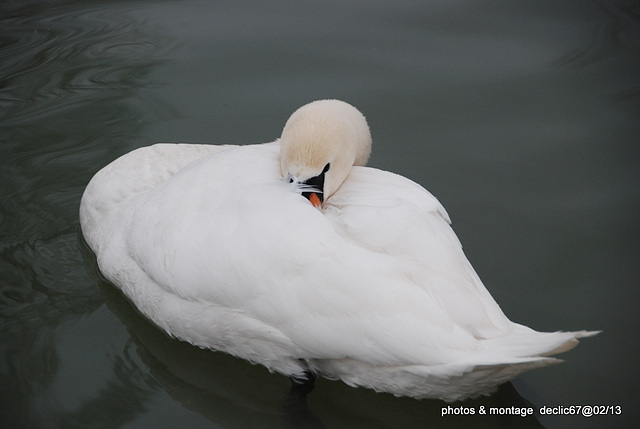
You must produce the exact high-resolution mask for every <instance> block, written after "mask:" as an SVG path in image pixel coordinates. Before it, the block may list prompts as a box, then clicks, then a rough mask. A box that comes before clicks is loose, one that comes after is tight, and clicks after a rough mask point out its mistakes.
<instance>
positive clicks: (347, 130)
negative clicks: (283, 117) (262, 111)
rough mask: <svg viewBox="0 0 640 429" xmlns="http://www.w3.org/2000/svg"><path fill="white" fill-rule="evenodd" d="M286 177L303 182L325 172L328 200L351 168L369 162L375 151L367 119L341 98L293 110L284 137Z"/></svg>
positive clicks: (283, 169) (282, 154)
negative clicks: (373, 150)
mask: <svg viewBox="0 0 640 429" xmlns="http://www.w3.org/2000/svg"><path fill="white" fill-rule="evenodd" d="M280 144H281V148H280V170H281V173H282V176H283V177H285V178H287V177H289V178H290V179H292V180H293V181H295V182H298V183H303V182H305V181H307V180H308V179H310V178H313V177H315V176H318V175H320V174H322V172H323V170H324V169H325V167H326V166H327V164H329V165H330V168H329V170H328V171H327V172H326V174H325V177H324V189H322V191H323V192H324V199H325V200H326V199H327V198H329V197H330V196H331V195H332V194H333V193H334V192H335V191H337V190H338V188H339V187H340V185H341V184H342V182H344V180H345V179H346V178H347V176H348V175H349V172H350V171H351V167H352V166H354V165H366V163H367V161H368V159H369V155H370V153H371V133H370V131H369V126H368V125H367V120H366V119H365V117H364V116H363V115H362V113H360V112H359V111H358V109H356V108H355V107H353V106H351V105H350V104H347V103H345V102H343V101H339V100H319V101H314V102H312V103H309V104H306V105H304V106H302V107H300V108H299V109H298V110H296V111H295V112H293V114H292V115H291V117H290V118H289V120H288V121H287V123H286V124H285V126H284V129H283V130H282V136H281V138H280Z"/></svg>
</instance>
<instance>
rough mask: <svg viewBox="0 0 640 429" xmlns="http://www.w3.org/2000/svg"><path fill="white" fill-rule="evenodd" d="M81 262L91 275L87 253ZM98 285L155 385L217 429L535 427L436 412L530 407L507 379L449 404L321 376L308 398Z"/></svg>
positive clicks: (531, 421) (516, 420)
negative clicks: (172, 332)
mask: <svg viewBox="0 0 640 429" xmlns="http://www.w3.org/2000/svg"><path fill="white" fill-rule="evenodd" d="M87 260H88V261H89V262H88V264H89V265H92V266H91V267H90V270H92V271H93V272H94V274H95V273H96V268H95V258H91V259H89V258H87ZM99 285H100V290H101V292H102V294H103V297H104V300H105V302H106V304H107V306H108V308H109V309H110V310H111V311H112V312H113V313H114V314H115V315H116V316H117V317H118V318H119V319H120V320H121V321H122V322H123V323H124V324H125V325H126V327H127V329H128V331H129V333H130V334H131V338H132V339H133V341H134V342H135V344H136V349H137V353H138V355H139V356H140V357H141V359H142V360H143V362H144V363H145V364H146V365H148V366H149V368H150V370H151V374H152V376H153V377H154V378H155V379H156V380H157V382H158V383H159V384H160V385H161V386H162V388H163V389H164V390H165V391H166V392H167V393H168V394H169V395H170V396H171V397H172V398H173V399H174V400H175V401H177V402H179V403H180V404H182V406H184V407H185V408H187V409H189V410H191V411H194V412H197V413H198V414H200V415H202V416H203V417H205V418H207V419H208V420H210V421H212V422H215V423H217V424H220V425H221V426H223V427H261V428H262V427H283V425H284V426H285V427H296V428H323V427H368V428H371V427H405V428H407V427H421V428H424V427H426V426H429V427H447V428H455V427H470V426H472V427H479V428H482V427H518V428H523V427H524V428H527V427H529V428H540V427H542V425H541V424H540V423H539V422H538V420H537V418H536V417H535V415H534V416H527V417H520V416H517V415H502V416H498V415H478V414H476V415H473V416H445V417H442V416H441V410H442V408H443V407H446V406H447V405H452V406H454V407H459V406H461V405H462V406H463V407H467V408H472V407H473V408H475V409H479V407H480V406H485V408H487V409H488V408H489V407H514V406H515V407H530V406H532V405H531V404H530V403H529V402H528V401H527V400H526V399H524V398H523V397H522V396H521V395H520V394H519V393H518V392H517V391H516V389H515V388H514V387H513V385H512V384H511V383H508V384H505V385H503V386H501V387H500V388H499V389H498V391H497V392H496V393H495V394H493V395H492V396H489V397H483V398H480V399H476V400H469V401H465V402H462V403H454V404H446V403H445V402H442V401H435V400H415V399H411V398H396V397H394V396H392V395H389V394H378V393H375V392H373V391H370V390H367V389H354V388H351V387H349V386H347V385H345V384H344V383H341V382H332V381H327V380H323V379H319V380H318V382H317V387H316V389H315V390H314V391H313V392H312V393H311V394H310V395H309V396H308V397H307V395H306V394H304V393H303V394H295V393H293V392H292V390H291V389H290V385H289V381H288V380H287V378H286V377H283V376H281V375H277V374H271V373H269V372H268V371H267V370H266V369H265V368H263V367H261V366H256V365H251V364H249V363H247V362H246V361H244V360H241V359H236V358H234V357H232V356H229V355H226V354H223V353H219V352H213V351H210V350H203V349H200V348H198V347H195V346H192V345H190V344H187V343H185V342H182V341H179V340H175V339H172V338H170V337H168V336H167V335H166V334H165V333H164V332H162V331H160V330H159V329H158V328H156V327H155V326H154V325H153V324H151V323H150V322H148V321H147V320H146V319H145V318H144V317H143V316H141V315H140V314H139V313H138V312H137V310H135V308H134V307H133V306H132V305H131V304H130V302H129V301H128V300H127V299H126V298H125V297H124V296H123V295H122V294H121V293H120V292H119V291H118V290H117V289H116V288H115V287H113V286H112V285H110V284H109V283H107V282H105V281H104V280H102V279H100V280H99ZM534 409H535V407H534Z"/></svg>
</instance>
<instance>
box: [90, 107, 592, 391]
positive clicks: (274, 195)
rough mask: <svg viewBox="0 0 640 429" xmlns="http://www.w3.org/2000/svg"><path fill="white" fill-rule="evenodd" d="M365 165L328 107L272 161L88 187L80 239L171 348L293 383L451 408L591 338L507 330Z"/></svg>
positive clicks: (238, 154) (139, 153)
mask: <svg viewBox="0 0 640 429" xmlns="http://www.w3.org/2000/svg"><path fill="white" fill-rule="evenodd" d="M370 148H371V136H370V133H369V128H368V125H367V122H366V120H365V118H364V116H362V114H361V113H360V112H359V111H358V110H356V109H355V108H354V107H352V106H351V105H349V104H347V103H344V102H341V101H337V100H322V101H316V102H313V103H310V104H307V105H306V106H303V107H301V108H300V109H298V110H297V111H296V112H295V113H294V114H293V115H292V116H291V117H290V119H289V120H288V121H287V123H286V125H285V127H284V130H283V132H282V136H281V138H280V139H279V140H276V141H275V142H273V143H267V144H259V145H247V146H213V145H190V144H157V145H154V146H150V147H145V148H141V149H138V150H135V151H133V152H131V153H129V154H126V155H124V156H122V157H121V158H119V159H117V160H115V161H114V162H112V163H111V164H109V165H107V166H106V167H105V168H103V169H102V170H100V171H99V172H98V173H97V174H96V175H95V176H94V177H93V179H92V180H91V182H90V183H89V184H88V186H87V188H86V190H85V192H84V195H83V197H82V202H81V206H80V222H81V227H82V232H83V235H84V237H85V239H86V241H87V243H88V244H89V246H90V247H91V249H92V250H93V251H94V252H95V254H96V256H97V261H98V266H99V268H100V270H101V272H102V273H103V274H104V276H105V277H106V278H107V279H108V280H109V281H111V282H112V283H114V284H115V285H116V286H118V287H119V288H120V289H121V290H122V291H123V292H124V294H125V295H126V296H127V297H129V299H131V301H133V303H134V304H135V305H136V307H137V308H138V309H139V310H140V311H141V312H142V313H143V314H145V315H146V316H147V317H148V318H149V319H151V320H152V321H153V322H154V323H155V324H156V325H158V326H159V327H161V328H162V329H164V330H165V331H166V332H167V333H169V334H170V335H172V336H174V337H177V338H180V339H182V340H184V341H188V342H190V343H193V344H195V345H198V346H201V347H206V348H211V349H214V350H220V351H224V352H227V353H230V354H232V355H235V356H238V357H241V358H244V359H247V360H249V361H251V362H255V363H259V364H262V365H264V366H265V367H267V368H269V369H270V370H273V371H277V372H280V373H282V374H285V375H287V376H291V377H293V378H294V379H297V380H300V381H305V380H307V379H310V378H311V377H312V374H319V375H323V376H325V377H328V378H339V379H341V380H343V381H344V382H346V383H348V384H349V385H353V386H364V387H368V388H372V389H375V390H377V391H385V392H390V393H393V394H395V395H406V396H412V397H417V398H425V397H428V398H440V399H444V400H447V401H453V400H457V399H462V398H466V397H473V396H477V395H480V394H483V393H487V392H490V391H491V390H492V388H494V387H495V386H496V385H498V384H501V383H503V382H505V381H507V380H509V379H511V378H513V377H515V376H516V375H517V374H519V373H520V372H522V371H525V370H528V369H531V368H535V367H540V366H544V365H548V364H550V363H553V362H556V361H557V360H556V359H554V358H551V357H548V356H549V355H551V354H555V353H559V352H562V351H565V350H568V349H570V348H572V347H573V346H574V345H575V344H577V339H578V338H581V337H586V336H590V335H594V334H595V333H596V332H587V331H580V332H554V333H541V332H536V331H534V330H532V329H530V328H528V327H525V326H522V325H519V324H516V323H513V322H511V321H510V320H509V319H507V317H506V316H505V315H504V314H503V313H502V311H501V310H500V307H499V306H498V305H497V304H496V302H495V301H494V300H493V298H492V297H491V296H490V294H489V293H488V291H487V290H486V289H485V287H484V286H483V284H482V282H481V281H480V279H479V278H478V276H477V275H476V273H475V271H474V270H473V268H472V267H471V265H470V263H469V262H468V261H467V259H466V257H465V255H464V253H463V252H462V248H461V245H460V242H459V241H458V239H457V237H456V235H455V234H454V232H453V231H452V229H451V228H450V226H449V218H448V216H447V213H446V212H445V210H444V208H443V207H442V206H441V205H440V203H439V202H438V201H437V200H436V199H435V198H434V197H433V196H432V195H431V194H430V193H429V192H427V191H426V190H424V189H423V188H422V187H420V186H419V185H417V184H416V183H414V182H412V181H410V180H408V179H406V178H404V177H401V176H398V175H396V174H393V173H388V172H385V171H381V170H377V169H373V168H369V167H364V164H366V162H367V159H368V157H369V153H370ZM301 193H303V194H304V196H306V197H307V198H304V197H303V196H302V195H301ZM310 202H311V203H310Z"/></svg>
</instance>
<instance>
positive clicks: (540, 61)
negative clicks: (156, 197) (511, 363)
mask: <svg viewBox="0 0 640 429" xmlns="http://www.w3.org/2000/svg"><path fill="white" fill-rule="evenodd" d="M319 98H339V99H343V100H345V101H348V102H350V103H352V104H353V105H355V106H356V107H358V108H359V109H360V110H361V111H362V112H363V113H364V114H365V115H366V116H367V119H368V121H369V124H370V126H371V128H372V132H373V139H374V149H373V156H372V158H371V161H370V165H372V166H375V167H378V168H382V169H386V170H390V171H394V172H396V173H399V174H402V175H404V176H407V177H409V178H411V179H413V180H415V181H417V182H418V183H420V184H422V185H423V186H425V187H426V188H427V189H429V190H430V191H431V192H432V193H433V194H434V195H436V196H437V197H438V198H439V199H440V201H441V202H442V203H443V204H444V205H445V207H446V208H447V210H448V211H449V214H450V215H451V217H452V219H453V225H454V228H455V230H456V232H457V234H458V236H459V237H460V239H461V241H462V243H463V245H464V248H465V251H466V253H467V256H468V257H469V259H470V260H471V262H472V263H473V265H474V266H475V268H476V270H477V271H478V272H479V274H480V276H481V278H482V279H483V280H484V282H485V284H486V286H487V288H488V289H489V291H490V292H491V293H492V294H493V296H494V297H495V299H496V300H497V301H498V303H499V304H500V305H501V306H502V308H503V310H504V311H505V313H506V314H507V315H508V316H509V317H510V318H511V319H512V320H514V321H516V322H519V323H523V324H526V325H529V326H531V327H533V328H535V329H538V330H560V329H562V330H579V329H602V330H604V332H603V333H602V334H600V335H598V336H597V337H594V338H590V339H586V340H585V341H583V342H582V344H581V345H580V346H579V347H578V348H576V349H575V350H573V351H571V352H569V353H567V354H566V355H564V356H562V357H563V358H564V359H566V360H567V362H565V363H563V364H561V365H556V366H553V367H549V368H544V369H540V370H536V371H532V372H529V373H526V374H524V375H522V376H520V377H519V378H518V379H516V380H515V381H514V382H513V384H509V385H506V386H504V387H503V388H502V389H501V390H500V391H499V392H498V393H497V394H496V395H493V396H491V397H489V398H483V399H479V400H476V401H468V402H464V403H458V404H452V405H453V406H454V407H465V408H467V409H470V408H473V409H475V410H477V409H479V407H480V406H482V405H484V406H496V407H513V406H516V407H524V406H532V407H534V408H535V409H539V408H540V407H542V406H550V407H554V406H558V405H562V406H570V405H620V406H621V407H622V414H621V415H619V416H611V415H609V416H594V417H591V418H587V417H582V416H561V417H558V416H556V417H553V416H542V415H539V414H537V415H535V416H534V418H522V417H511V418H509V417H505V416H502V417H500V416H481V415H477V414H476V415H474V416H471V417H441V412H442V407H445V406H446V404H445V403H443V402H439V401H416V400H412V399H408V398H395V397H393V396H391V395H386V394H376V393H374V392H372V391H367V390H364V389H352V388H349V387H347V386H345V385H344V384H342V383H339V382H331V381H324V380H322V381H319V382H318V384H317V387H316V389H315V391H314V392H313V393H312V394H311V395H310V396H309V398H308V400H307V405H308V409H305V408H304V407H301V405H300V404H296V403H294V402H292V401H291V400H290V398H288V397H287V390H288V381H287V379H286V378H284V377H282V376H279V375H273V374H269V373H268V372H267V371H266V370H265V369H264V368H261V367H256V366H252V365H250V364H248V363H245V362H243V361H239V360H236V359H234V358H231V357H229V356H226V355H221V354H219V353H213V352H209V351H203V350H200V349H197V348H194V347H191V346H188V345H186V344H184V343H181V342H179V341H175V340H170V339H168V338H167V337H166V336H164V335H163V334H162V333H160V331H158V330H157V329H155V328H154V327H153V326H152V325H150V324H149V323H147V322H146V321H145V320H144V319H142V318H141V317H140V316H138V315H137V313H136V312H135V311H134V310H133V309H132V308H131V306H130V305H129V304H128V302H127V301H126V300H124V299H123V298H122V297H121V296H120V295H119V294H118V293H117V291H115V290H114V289H113V288H112V287H111V286H109V285H107V284H104V283H103V282H101V281H100V279H99V277H98V276H97V273H96V271H95V267H94V264H93V261H92V256H91V254H90V253H89V252H87V251H86V250H85V249H84V248H83V245H82V240H81V238H80V235H79V226H78V214H77V212H78V206H79V201H80V196H81V194H82V192H83V189H84V186H85V185H86V184H87V182H88V181H89V179H90V178H91V176H92V175H93V174H94V173H95V172H96V171H97V170H99V169H100V168H101V167H102V166H104V165H106V164H107V163H109V162H110V161H112V160H113V159H115V158H116V157H117V156H119V155H122V154H124V153H126V152H128V151H130V150H132V149H134V148H137V147H140V146H144V145H148V144H151V143H155V142H159V141H163V142H194V143H195V142H206V143H213V144H222V143H257V142H265V141H270V140H273V139H275V138H276V137H278V135H279V134H280V131H281V129H282V126H283V125H284V122H285V121H286V119H287V118H288V116H289V114H290V113H291V112H293V110H295V109H296V108H297V107H299V106H300V105H302V104H304V103H306V102H309V101H311V100H314V99H319ZM639 152H640V9H638V7H637V6H636V5H635V2H633V1H622V0H620V1H591V0H582V1H578V0H575V1H574V0H563V1H553V0H541V1H528V0H514V1H497V0H490V1H461V0H456V1H444V0H440V1H435V0H426V1H422V2H418V1H416V2H413V1H404V0H400V1H388V2H367V1H349V0H341V1H328V2H301V1H274V2H268V3H267V2H262V3H259V2H248V1H235V2H226V1H140V0H136V1H110V2H107V1H85V2H73V1H6V2H3V3H1V4H0V199H1V201H0V225H1V231H0V352H1V355H0V395H1V396H0V427H3V428H5V427H6V428H114V427H122V428H147V427H153V428H160V427H189V428H207V427H225V428H235V427H240V428H245V427H327V428H336V427H349V428H358V427H362V428H392V427H402V428H426V427H430V428H431V427H447V428H451V427H523V426H525V427H540V426H544V427H550V428H565V427H576V428H577V427H580V428H584V427H605V426H606V427H635V426H636V425H637V423H638V422H639V421H640V413H639V412H638V403H640V388H638V383H637V380H638V379H639V378H640V371H639V365H638V359H639V358H640V350H639V349H640V347H639V346H638V341H637V336H638V334H639V330H640V329H639V328H640V323H639V322H640V321H639V319H640V317H639V316H638V311H637V308H636V307H637V305H638V302H640V292H639V286H640V262H639V261H640V252H639V246H638V245H639V243H640V241H639V240H640V234H639V231H640V229H639V228H638V226H639V225H638V223H639V220H640V169H639V167H640V165H639V162H638V159H639V158H640V154H639Z"/></svg>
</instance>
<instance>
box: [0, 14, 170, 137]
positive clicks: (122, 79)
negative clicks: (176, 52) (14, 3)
mask: <svg viewBox="0 0 640 429" xmlns="http://www.w3.org/2000/svg"><path fill="white" fill-rule="evenodd" d="M138 7H139V5H138ZM0 22H1V25H2V27H3V30H2V33H1V36H0V44H1V45H2V46H3V49H2V51H1V53H0V62H1V63H2V68H1V69H0V70H1V73H0V76H2V83H1V91H2V92H1V95H0V110H1V111H2V113H0V115H1V116H0V119H2V120H3V123H4V125H5V126H6V125H15V124H22V123H25V122H28V121H31V120H34V119H36V118H38V117H40V118H41V117H42V116H46V115H47V114H49V113H51V112H53V111H56V110H58V109H64V108H66V107H69V106H70V105H73V104H75V103H78V102H79V100H81V99H83V98H87V97H96V96H103V95H101V93H104V92H107V93H110V94H114V91H118V90H126V89H136V88H140V87H141V86H142V83H143V82H144V79H145V77H146V73H147V71H148V68H149V66H151V65H156V64H157V63H158V61H159V58H160V57H161V56H162V55H163V53H164V52H165V51H166V49H168V48H170V43H167V42H166V40H164V39H163V37H162V35H161V34H156V33H153V32H151V33H150V28H151V27H150V26H149V24H148V22H146V21H144V20H142V19H140V18H138V17H137V16H136V14H135V9H134V8H132V7H130V8H127V6H126V4H120V5H119V6H118V7H117V8H113V7H111V8H107V7H104V6H100V5H95V6H93V7H88V8H85V9H79V8H75V7H68V6H67V7H60V8H57V9H54V10H48V11H46V13H45V12H43V13H40V14H36V15H32V14H29V13H26V14H24V15H20V14H18V15H17V16H16V15H15V14H14V15H12V16H9V17H8V18H4V19H2V20H0Z"/></svg>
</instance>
